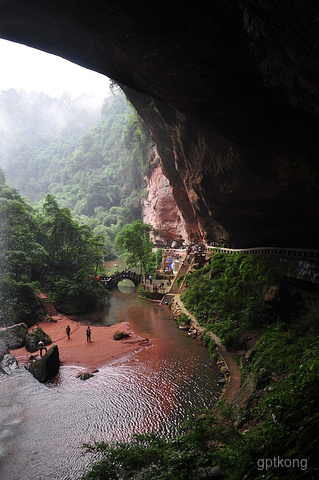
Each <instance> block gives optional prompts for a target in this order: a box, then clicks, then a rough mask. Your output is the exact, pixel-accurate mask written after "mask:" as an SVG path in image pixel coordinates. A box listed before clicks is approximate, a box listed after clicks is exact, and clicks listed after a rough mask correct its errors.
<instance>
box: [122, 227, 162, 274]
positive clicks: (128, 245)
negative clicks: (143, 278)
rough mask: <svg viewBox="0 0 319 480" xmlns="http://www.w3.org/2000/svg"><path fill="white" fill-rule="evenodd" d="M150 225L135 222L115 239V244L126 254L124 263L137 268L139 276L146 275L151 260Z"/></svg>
mask: <svg viewBox="0 0 319 480" xmlns="http://www.w3.org/2000/svg"><path fill="white" fill-rule="evenodd" d="M151 230H152V227H151V225H149V224H146V223H143V222H142V220H136V221H135V222H134V223H131V224H129V225H125V226H124V227H123V228H122V230H121V231H120V233H119V234H118V235H117V236H116V238H115V244H116V246H117V247H118V248H119V249H120V250H124V252H125V254H126V263H127V265H128V266H129V268H130V267H136V266H139V268H140V273H141V274H145V275H146V274H147V273H148V271H149V266H150V259H151V258H152V250H153V247H154V244H153V243H152V242H151V240H150V232H151Z"/></svg>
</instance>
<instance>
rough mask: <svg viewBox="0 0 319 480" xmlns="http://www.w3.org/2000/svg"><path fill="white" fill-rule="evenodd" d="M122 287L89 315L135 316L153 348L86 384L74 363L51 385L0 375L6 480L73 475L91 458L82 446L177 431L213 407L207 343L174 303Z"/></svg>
mask: <svg viewBox="0 0 319 480" xmlns="http://www.w3.org/2000/svg"><path fill="white" fill-rule="evenodd" d="M123 292H126V293H123ZM123 292H121V291H120V290H114V291H112V295H111V299H110V302H109V303H108V304H107V307H106V309H105V310H100V311H99V312H97V313H94V314H92V315H90V316H89V320H90V321H91V322H98V323H105V324H110V323H116V322H121V321H128V322H129V323H130V326H131V328H132V329H133V330H134V331H135V332H136V333H138V334H139V335H141V336H143V337H148V338H151V339H152V341H153V347H151V348H149V349H147V350H143V351H142V352H139V353H136V354H133V355H132V356H131V357H129V358H127V359H122V360H121V361H118V362H115V363H114V364H112V365H107V366H105V367H103V368H102V369H101V370H100V371H99V373H98V374H96V375H95V376H94V377H93V378H91V379H90V380H87V381H85V382H83V381H80V380H79V379H77V378H75V375H76V373H77V372H78V368H73V367H62V368H61V371H60V374H59V376H58V378H57V381H56V382H55V383H51V384H47V385H42V384H39V383H38V382H37V381H36V380H35V379H34V378H33V377H32V376H31V375H30V374H28V372H26V371H24V370H21V371H20V372H18V373H17V374H16V375H13V376H10V377H8V376H4V375H2V376H0V405H1V410H0V478H1V479H2V478H3V479H6V480H21V479H22V478H23V479H24V480H38V479H41V480H46V479H51V480H52V479H54V480H71V479H72V480H74V479H76V478H78V477H80V475H81V473H83V471H85V469H86V468H88V466H89V464H90V462H91V460H92V459H91V457H90V456H89V455H88V454H83V449H82V448H81V445H82V443H84V442H90V441H93V440H94V439H96V440H108V441H112V440H121V439H129V437H130V435H131V434H132V433H136V432H149V431H152V430H156V431H158V432H160V433H163V434H165V435H173V434H174V433H175V432H176V430H177V428H178V426H179V425H180V424H181V422H182V421H183V419H184V418H185V416H186V412H187V410H189V409H193V410H194V411H195V412H198V413H199V412H200V411H202V410H203V409H205V408H210V407H211V406H212V405H213V404H214V401H215V399H216V396H217V392H218V388H217V384H216V380H217V371H216V369H215V367H214V366H213V365H212V364H211V362H210V360H209V358H208V353H207V350H206V349H205V347H204V346H203V344H202V343H201V342H199V341H197V340H194V339H193V338H190V337H189V336H188V335H187V333H186V332H185V331H182V330H180V329H178V328H177V326H176V325H175V323H174V321H173V319H172V317H171V313H170V311H169V310H168V308H167V307H165V306H164V307H159V306H158V304H156V303H151V302H147V301H144V300H141V299H139V298H137V297H136V294H135V290H134V289H132V288H127V287H125V288H124V289H123ZM87 320H88V318H87ZM13 464H14V468H12V466H13Z"/></svg>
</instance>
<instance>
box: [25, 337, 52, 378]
mask: <svg viewBox="0 0 319 480" xmlns="http://www.w3.org/2000/svg"><path fill="white" fill-rule="evenodd" d="M59 366H60V356H59V349H58V346H57V345H53V346H52V347H51V348H50V350H49V351H48V353H46V354H45V355H44V356H43V357H42V358H41V359H34V360H33V361H32V362H31V363H30V364H29V366H28V367H27V368H28V370H29V372H31V373H32V375H33V376H34V377H35V378H36V379H37V380H38V381H39V382H41V383H44V382H47V381H48V380H50V378H52V377H54V376H55V375H56V374H57V373H58V371H59Z"/></svg>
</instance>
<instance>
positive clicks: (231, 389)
mask: <svg viewBox="0 0 319 480" xmlns="http://www.w3.org/2000/svg"><path fill="white" fill-rule="evenodd" d="M171 308H172V311H173V316H175V317H177V318H178V317H179V316H180V314H181V313H183V314H185V315H186V316H187V317H188V318H189V320H190V329H191V330H192V331H196V332H197V333H196V336H198V335H201V336H203V335H204V334H206V335H209V336H210V337H211V338H212V339H213V340H214V342H215V344H216V347H217V349H216V353H217V354H218V356H219V361H218V362H217V365H218V368H219V370H220V372H221V374H222V375H223V376H224V377H225V381H226V384H225V387H224V389H223V391H222V392H221V396H220V398H225V399H226V400H227V401H228V402H229V403H231V402H232V401H233V400H234V398H235V396H236V394H237V392H238V391H239V389H240V386H241V375H240V370H239V367H238V364H237V362H236V360H235V356H234V355H233V354H232V353H231V352H229V351H228V350H226V349H225V348H224V347H223V346H222V344H221V341H220V339H219V338H218V337H217V335H215V334H214V333H212V332H209V331H206V330H205V329H204V328H203V327H201V326H200V325H199V324H198V322H197V320H196V318H195V316H194V315H192V314H191V313H190V312H189V311H188V310H186V308H185V307H184V304H183V302H182V301H181V299H180V295H174V297H173V301H172V307H171Z"/></svg>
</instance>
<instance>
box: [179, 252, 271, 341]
mask: <svg viewBox="0 0 319 480" xmlns="http://www.w3.org/2000/svg"><path fill="white" fill-rule="evenodd" d="M274 272H276V266H275V262H274V261H273V260H272V259H270V258H266V257H255V256H245V255H235V256H230V255H227V254H222V253H218V254H216V255H214V257H213V258H212V260H211V263H210V265H209V266H207V267H205V268H204V269H202V270H198V271H195V272H194V273H191V274H190V275H188V277H187V289H186V290H185V291H184V292H183V294H182V300H183V302H184V303H185V306H186V307H187V308H188V309H189V310H190V311H191V312H193V313H194V315H195V316H196V318H197V319H198V321H199V322H200V323H201V324H208V325H209V324H213V325H214V331H215V332H216V333H217V334H218V335H220V336H221V338H222V339H223V340H224V342H225V344H226V346H228V347H231V346H232V347H236V342H237V341H239V340H240V336H241V334H242V333H243V332H244V331H245V330H246V329H248V328H250V327H254V328H258V327H260V326H262V325H264V324H265V323H267V322H269V321H270V320H271V319H270V318H269V316H268V314H267V311H266V309H265V305H264V302H263V298H264V295H265V293H266V291H267V289H268V288H269V286H271V285H273V283H274V282H275V280H276V275H275V273H274Z"/></svg>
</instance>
